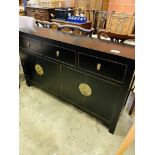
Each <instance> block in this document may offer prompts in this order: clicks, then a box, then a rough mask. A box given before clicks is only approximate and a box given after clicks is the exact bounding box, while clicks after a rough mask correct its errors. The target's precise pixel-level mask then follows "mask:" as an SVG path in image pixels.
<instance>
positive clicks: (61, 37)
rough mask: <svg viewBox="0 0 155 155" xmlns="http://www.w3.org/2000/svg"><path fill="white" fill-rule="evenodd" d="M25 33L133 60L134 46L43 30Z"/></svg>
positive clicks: (37, 29)
mask: <svg viewBox="0 0 155 155" xmlns="http://www.w3.org/2000/svg"><path fill="white" fill-rule="evenodd" d="M22 31H23V30H22ZM26 33H29V34H32V35H36V36H40V37H44V38H48V39H52V40H56V41H61V42H65V43H68V44H72V45H76V46H81V47H84V48H88V49H93V50H96V51H100V52H104V53H109V54H113V55H117V56H121V57H125V58H129V59H133V60H134V59H135V46H133V45H127V44H122V43H115V42H111V41H106V40H99V39H97V38H90V37H86V36H78V35H75V34H67V33H63V32H60V31H54V30H51V29H45V28H36V31H35V32H32V31H31V32H26Z"/></svg>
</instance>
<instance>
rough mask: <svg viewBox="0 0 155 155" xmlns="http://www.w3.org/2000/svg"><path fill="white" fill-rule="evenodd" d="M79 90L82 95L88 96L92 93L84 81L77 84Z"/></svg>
mask: <svg viewBox="0 0 155 155" xmlns="http://www.w3.org/2000/svg"><path fill="white" fill-rule="evenodd" d="M79 90H80V92H81V94H82V95H84V96H90V95H91V94H92V90H91V88H90V86H89V85H87V84H86V83H81V84H80V85H79Z"/></svg>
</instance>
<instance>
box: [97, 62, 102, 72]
mask: <svg viewBox="0 0 155 155" xmlns="http://www.w3.org/2000/svg"><path fill="white" fill-rule="evenodd" d="M100 69H101V64H100V63H97V70H98V71H99V70H100Z"/></svg>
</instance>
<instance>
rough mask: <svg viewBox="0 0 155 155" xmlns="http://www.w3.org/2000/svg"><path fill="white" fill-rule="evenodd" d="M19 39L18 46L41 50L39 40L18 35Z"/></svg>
mask: <svg viewBox="0 0 155 155" xmlns="http://www.w3.org/2000/svg"><path fill="white" fill-rule="evenodd" d="M19 39H20V40H19V45H20V47H22V48H25V49H27V50H30V51H33V52H41V42H39V41H36V40H33V39H30V38H25V37H20V38H19Z"/></svg>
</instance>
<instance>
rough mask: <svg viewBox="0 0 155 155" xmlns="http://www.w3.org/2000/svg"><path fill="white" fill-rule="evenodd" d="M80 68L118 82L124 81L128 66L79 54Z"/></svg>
mask: <svg viewBox="0 0 155 155" xmlns="http://www.w3.org/2000/svg"><path fill="white" fill-rule="evenodd" d="M79 67H80V68H81V69H85V70H88V71H90V72H93V73H95V74H99V75H102V76H104V77H107V78H109V79H113V80H116V81H123V80H124V77H125V73H126V69H127V66H126V65H125V64H121V63H117V62H113V61H110V60H106V59H100V58H96V57H93V56H90V55H84V54H81V53H79Z"/></svg>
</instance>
